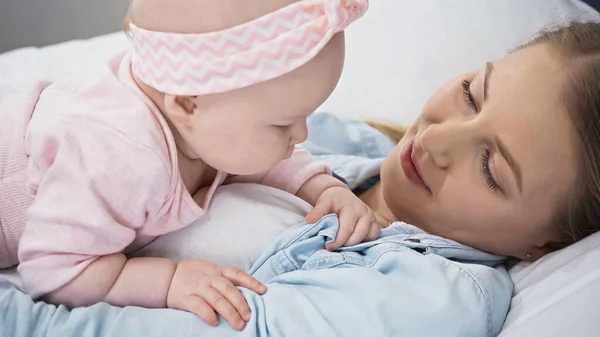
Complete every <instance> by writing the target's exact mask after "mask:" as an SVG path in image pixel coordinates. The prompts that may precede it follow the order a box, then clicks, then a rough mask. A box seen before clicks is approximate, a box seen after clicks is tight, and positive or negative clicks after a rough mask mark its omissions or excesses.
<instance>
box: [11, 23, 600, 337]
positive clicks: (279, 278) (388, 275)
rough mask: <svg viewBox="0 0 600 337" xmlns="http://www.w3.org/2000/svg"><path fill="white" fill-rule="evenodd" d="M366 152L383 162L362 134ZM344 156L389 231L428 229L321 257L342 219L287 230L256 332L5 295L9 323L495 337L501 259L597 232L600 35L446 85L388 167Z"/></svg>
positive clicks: (257, 269)
mask: <svg viewBox="0 0 600 337" xmlns="http://www.w3.org/2000/svg"><path fill="white" fill-rule="evenodd" d="M315 118H322V117H315ZM334 122H335V121H334ZM327 130H329V129H327ZM338 131H339V130H338ZM332 133H334V132H333V131H331V132H328V133H327V134H328V135H329V136H330V135H331V134H332ZM323 135H324V132H323V131H321V132H318V131H317V132H316V135H315V132H313V138H312V141H313V142H312V143H309V144H307V146H308V147H309V148H311V147H312V150H313V152H315V153H316V154H319V153H317V152H318V151H320V154H327V153H328V152H331V151H330V150H332V147H335V148H337V149H338V150H339V149H340V146H339V144H334V145H336V146H331V147H330V146H328V145H327V144H323V142H321V141H319V140H318V139H317V138H318V137H317V136H319V137H322V136H323ZM315 137H317V138H315ZM354 145H360V147H359V148H360V150H361V151H365V152H367V154H368V153H370V152H371V151H370V150H369V149H365V146H366V145H367V144H366V143H365V142H364V140H363V139H359V140H358V142H356V143H355V144H354ZM342 148H343V151H348V152H347V153H346V155H339V156H334V155H330V156H323V158H324V159H327V158H329V159H330V164H331V166H332V169H333V171H334V172H335V173H336V174H337V176H339V177H340V179H343V180H344V181H346V182H347V183H348V184H349V185H350V186H351V187H356V188H357V189H358V191H357V193H360V195H361V198H362V200H363V201H365V202H366V203H367V204H368V205H369V206H370V207H371V208H372V209H373V210H374V211H375V212H376V213H377V214H378V218H379V221H380V223H381V224H382V226H387V225H388V224H389V223H390V222H397V221H403V222H405V223H410V224H413V225H415V226H416V227H415V226H410V225H406V224H403V223H395V224H394V225H392V226H389V228H386V229H385V230H383V231H382V236H381V237H380V239H378V240H377V241H375V242H373V243H364V244H360V245H357V246H354V247H347V248H343V249H342V250H340V251H336V252H328V251H326V250H325V249H323V248H324V245H325V243H326V242H328V241H330V240H331V237H333V236H334V235H335V230H336V225H337V222H336V220H335V218H333V217H332V216H326V217H325V218H323V219H321V220H320V221H318V222H317V223H316V224H315V225H311V226H307V227H306V226H305V227H301V228H295V229H290V230H289V231H287V232H285V233H284V234H283V235H282V236H281V237H280V238H279V239H278V240H277V241H276V242H275V243H274V244H273V245H272V246H271V248H270V249H269V250H268V251H267V252H266V253H265V254H263V256H262V257H261V258H259V260H258V262H257V263H256V264H255V265H254V267H253V268H252V270H251V272H252V274H253V276H255V277H256V278H257V279H259V280H260V281H263V282H265V283H266V284H267V286H268V291H267V294H266V295H264V296H262V297H261V296H258V295H256V294H254V293H251V292H249V291H247V290H244V289H243V290H242V291H243V293H244V296H245V299H246V301H247V302H248V304H249V305H250V307H251V309H252V318H251V320H250V321H249V323H248V325H247V327H246V329H245V330H243V331H241V332H240V331H234V330H233V329H231V328H229V326H228V325H226V324H221V325H219V326H218V327H216V328H211V327H208V326H207V325H205V324H204V323H203V322H202V321H201V320H199V319H197V318H196V317H194V316H192V315H191V314H187V313H183V312H177V311H169V310H145V309H139V308H125V309H119V308H114V307H109V306H107V305H103V304H100V305H96V306H94V307H91V308H87V309H76V310H74V311H73V312H72V313H70V314H69V313H67V312H65V311H64V310H63V309H62V308H59V309H55V308H54V307H52V306H47V305H44V304H36V305H34V304H33V303H32V302H30V300H28V299H27V297H26V296H25V295H23V294H21V293H18V292H16V291H11V290H7V291H3V292H2V293H0V294H2V295H0V296H2V298H0V299H1V301H0V303H1V304H0V308H2V311H3V315H2V316H1V317H2V320H3V322H2V326H3V327H4V329H5V330H6V329H8V330H7V333H8V335H15V336H18V335H27V336H34V335H36V334H39V333H41V332H43V333H44V334H45V335H50V336H52V335H53V334H54V335H59V334H60V335H64V334H65V332H67V331H73V329H78V331H79V332H78V334H79V335H90V336H109V335H110V336H119V335H133V334H136V333H138V334H140V335H144V336H160V335H165V334H168V335H178V336H194V335H198V336H207V335H209V336H280V335H285V334H286V333H287V334H290V333H293V334H294V335H299V336H300V335H302V336H305V335H319V336H330V335H346V336H354V335H356V336H364V335H374V336H379V335H390V334H395V335H403V336H412V335H418V336H427V335H431V336H440V335H460V336H471V335H472V336H481V335H488V336H492V335H494V334H497V333H498V331H499V329H500V328H501V324H502V321H503V319H504V315H505V314H506V311H507V310H508V302H509V300H510V295H511V285H510V280H509V279H508V276H507V275H506V272H505V270H504V269H503V268H502V267H501V266H499V264H501V263H502V261H503V258H502V257H500V256H513V257H517V258H520V259H526V260H535V259H538V258H539V257H541V256H543V255H544V254H546V253H548V252H550V251H552V250H555V249H558V248H561V247H563V246H565V245H568V244H571V243H573V242H575V241H577V240H579V239H581V238H583V237H585V236H587V235H589V234H591V233H593V232H596V231H598V230H599V228H598V226H599V224H600V213H598V212H597V211H596V210H597V209H600V179H599V178H598V175H597V172H600V167H599V165H600V24H598V23H573V24H571V25H569V26H568V27H565V28H562V29H559V30H557V31H554V32H547V33H543V34H541V35H540V37H539V38H538V39H536V40H535V41H534V42H533V43H531V44H529V45H528V46H526V47H524V48H521V49H519V50H517V51H516V52H514V53H512V54H510V55H509V56H507V57H505V58H503V59H501V60H498V61H496V62H493V63H489V64H487V65H485V66H484V67H482V68H481V69H478V70H476V71H473V72H471V73H468V74H465V75H463V76H460V77H457V78H456V79H453V80H451V81H449V82H448V83H446V84H445V85H444V86H442V88H440V90H439V91H438V92H437V93H436V94H434V95H433V96H432V97H431V99H430V100H429V102H428V103H427V105H426V106H425V107H424V109H423V112H422V114H421V116H420V117H419V119H418V120H417V122H416V123H415V124H414V125H413V126H412V127H411V128H410V129H409V130H408V131H407V132H406V135H404V137H402V139H401V141H400V142H399V143H398V145H397V146H396V147H394V149H393V150H392V151H391V153H390V154H389V155H388V156H387V158H386V159H385V160H380V159H377V158H360V157H357V156H353V155H351V154H355V153H354V150H356V148H353V147H352V142H346V143H345V146H344V147H342ZM334 152H335V151H334ZM337 152H339V151H337ZM367 157H369V156H368V155H367ZM379 169H380V170H379ZM379 171H380V172H381V174H380V181H377V180H378V178H377V177H376V176H377V173H378V172H379ZM490 253H492V254H496V255H492V254H490ZM297 269H301V270H297ZM2 286H3V287H6V286H5V285H2ZM11 305H12V306H11ZM9 307H10V310H8V308H9ZM32 308H35V309H32ZM35 316H37V317H38V322H37V324H33V325H32V324H31V322H30V321H29V320H28V318H29V317H35ZM65 319H68V321H67V322H64V320H65ZM90 319H92V320H90ZM15 322H17V323H15ZM19 322H21V323H22V324H18V323H19ZM141 324H143V325H144V326H140V325H141ZM15 327H17V328H15ZM16 329H20V330H16ZM84 329H85V330H84ZM81 331H84V332H83V333H82V332H81Z"/></svg>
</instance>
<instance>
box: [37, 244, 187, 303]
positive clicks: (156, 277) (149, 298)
mask: <svg viewBox="0 0 600 337" xmlns="http://www.w3.org/2000/svg"><path fill="white" fill-rule="evenodd" d="M175 268H176V265H175V263H174V262H173V261H171V260H169V259H164V258H134V259H130V260H127V259H126V257H125V255H123V254H122V253H115V254H111V255H105V256H101V257H99V258H97V259H96V260H95V261H94V262H92V263H91V264H90V265H89V266H88V267H87V268H86V269H85V270H84V271H83V272H81V274H79V275H78V276H77V277H76V278H75V279H73V280H72V281H70V282H69V283H67V284H66V285H64V286H63V287H61V288H59V289H57V290H55V291H52V292H51V293H49V294H47V295H46V296H44V300H45V301H47V302H49V303H55V304H64V305H66V306H68V307H71V308H75V307H82V306H89V305H92V304H95V303H98V302H107V303H110V304H112V305H116V306H128V305H133V306H140V307H146V308H165V307H166V305H167V294H168V292H169V285H170V284H171V279H172V278H173V274H174V273H175Z"/></svg>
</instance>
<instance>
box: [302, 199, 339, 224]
mask: <svg viewBox="0 0 600 337" xmlns="http://www.w3.org/2000/svg"><path fill="white" fill-rule="evenodd" d="M331 206H332V203H331V201H329V200H327V201H321V202H319V203H317V205H316V206H315V207H314V208H313V210H312V211H311V212H310V213H308V215H307V216H306V217H304V220H306V223H309V224H313V223H315V222H317V221H319V219H321V218H322V217H324V216H326V215H327V214H329V213H331Z"/></svg>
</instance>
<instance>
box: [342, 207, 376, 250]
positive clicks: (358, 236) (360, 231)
mask: <svg viewBox="0 0 600 337" xmlns="http://www.w3.org/2000/svg"><path fill="white" fill-rule="evenodd" d="M373 221H374V218H373V216H372V215H371V214H365V215H363V216H361V217H360V219H358V222H357V223H356V227H355V228H354V232H353V233H352V235H351V236H350V237H349V238H348V240H347V241H346V242H345V243H344V247H349V246H354V245H357V244H359V243H361V242H363V241H364V240H365V239H366V238H367V235H369V230H370V229H371V224H372V223H373Z"/></svg>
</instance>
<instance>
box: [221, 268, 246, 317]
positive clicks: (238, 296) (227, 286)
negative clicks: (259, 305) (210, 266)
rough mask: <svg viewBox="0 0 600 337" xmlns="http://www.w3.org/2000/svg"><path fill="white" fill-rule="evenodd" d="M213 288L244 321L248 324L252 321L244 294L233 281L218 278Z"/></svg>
mask: <svg viewBox="0 0 600 337" xmlns="http://www.w3.org/2000/svg"><path fill="white" fill-rule="evenodd" d="M212 286H213V288H215V289H216V290H217V291H218V292H220V293H221V295H223V296H224V297H225V299H226V300H227V301H229V303H231V305H232V306H233V307H234V308H235V310H236V311H237V312H238V313H239V315H240V316H241V318H242V319H243V320H244V321H246V322H247V321H249V320H250V307H249V306H248V302H246V299H245V298H244V295H242V292H241V291H240V290H239V289H238V288H236V287H235V285H234V284H233V283H231V281H229V280H228V279H226V278H224V277H220V278H216V279H214V280H213V282H212Z"/></svg>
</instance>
